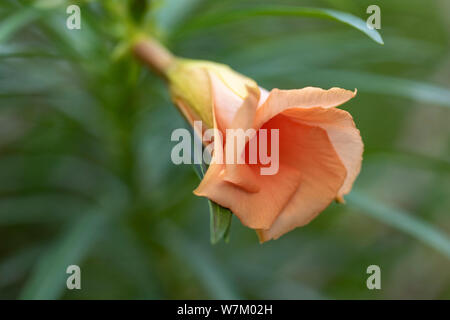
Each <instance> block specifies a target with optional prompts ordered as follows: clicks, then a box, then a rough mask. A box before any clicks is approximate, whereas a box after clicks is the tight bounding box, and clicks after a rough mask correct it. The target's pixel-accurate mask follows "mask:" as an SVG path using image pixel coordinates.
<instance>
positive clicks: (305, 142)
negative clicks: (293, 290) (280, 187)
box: [258, 115, 346, 242]
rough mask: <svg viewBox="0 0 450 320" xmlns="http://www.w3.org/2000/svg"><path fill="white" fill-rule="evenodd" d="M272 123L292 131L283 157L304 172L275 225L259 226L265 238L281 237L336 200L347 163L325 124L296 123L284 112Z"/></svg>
mask: <svg viewBox="0 0 450 320" xmlns="http://www.w3.org/2000/svg"><path fill="white" fill-rule="evenodd" d="M269 125H270V126H271V127H281V128H283V130H285V131H286V132H289V139H287V140H286V141H284V142H283V144H284V146H283V147H282V148H281V149H283V150H287V153H286V154H284V155H283V157H287V158H288V160H289V164H290V165H292V166H294V165H295V166H296V167H297V168H298V170H300V171H299V172H300V176H299V187H298V189H297V190H296V192H295V193H294V195H292V197H291V198H290V201H289V203H288V204H287V205H286V207H285V208H283V210H282V211H281V213H280V214H279V215H278V217H277V219H276V220H275V221H274V223H273V225H271V227H270V228H269V229H266V230H258V236H259V238H260V241H261V242H264V241H267V240H270V239H277V238H278V237H280V236H281V235H283V234H284V233H286V232H288V231H290V230H292V229H294V228H296V227H300V226H303V225H305V224H307V223H309V222H310V221H311V220H312V219H313V218H314V217H316V216H317V215H318V214H319V213H320V212H321V211H323V210H324V209H325V208H326V207H327V206H328V205H329V204H330V202H331V201H333V199H334V198H335V197H336V194H337V192H338V190H339V189H340V188H341V186H342V184H343V181H344V179H345V176H346V170H345V167H344V165H343V164H342V162H341V160H340V159H339V157H338V155H337V154H336V152H335V150H334V147H333V145H332V143H331V141H330V139H329V137H328V135H327V133H326V131H325V130H323V129H322V128H319V127H315V126H309V125H306V124H303V123H298V122H297V123H296V122H294V121H292V120H291V119H289V118H287V117H286V116H284V115H278V116H276V117H274V118H273V119H272V120H271V121H269ZM281 149H280V150H281ZM281 156H282V154H280V161H281Z"/></svg>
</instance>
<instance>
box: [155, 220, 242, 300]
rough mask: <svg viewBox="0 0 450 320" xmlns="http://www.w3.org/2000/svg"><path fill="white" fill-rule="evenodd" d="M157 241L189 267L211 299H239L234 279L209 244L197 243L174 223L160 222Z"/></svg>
mask: <svg viewBox="0 0 450 320" xmlns="http://www.w3.org/2000/svg"><path fill="white" fill-rule="evenodd" d="M158 230H159V232H160V233H158V237H157V239H158V241H161V242H162V245H164V246H165V247H166V248H167V250H168V251H169V252H171V253H173V254H174V255H176V256H177V257H178V258H179V259H180V260H182V262H183V263H184V264H186V266H187V267H190V269H191V270H192V272H194V273H195V274H196V275H197V277H198V278H199V280H200V281H201V283H202V284H203V286H204V288H205V289H206V290H207V291H208V292H209V293H210V295H211V297H213V299H225V300H229V299H241V296H240V294H239V292H238V289H237V288H235V281H234V280H233V278H231V277H228V274H227V270H226V269H225V268H224V266H223V264H221V263H219V261H217V259H216V258H215V256H214V252H212V251H211V250H212V249H211V247H210V246H203V245H199V244H197V243H196V242H195V241H194V240H193V239H190V238H189V237H187V236H185V235H184V234H183V231H182V230H181V229H178V228H177V227H175V226H174V225H171V224H164V223H161V224H160V225H159V228H158Z"/></svg>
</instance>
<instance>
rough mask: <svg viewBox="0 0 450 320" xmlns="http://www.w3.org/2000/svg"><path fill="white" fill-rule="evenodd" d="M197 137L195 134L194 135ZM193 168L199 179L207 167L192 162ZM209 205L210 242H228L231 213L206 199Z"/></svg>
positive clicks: (203, 164)
mask: <svg viewBox="0 0 450 320" xmlns="http://www.w3.org/2000/svg"><path fill="white" fill-rule="evenodd" d="M195 137H196V138H197V136H195ZM193 168H194V171H195V173H196V174H197V176H198V178H199V179H200V180H201V179H203V177H204V176H205V173H206V170H207V167H206V164H205V163H202V164H194V163H193ZM208 205H209V217H210V234H211V243H212V244H216V243H217V242H219V241H220V239H224V240H225V242H228V241H229V240H230V239H229V236H230V228H231V218H232V216H233V213H232V212H231V211H230V210H229V209H227V208H224V207H222V206H220V205H218V204H217V203H215V202H213V201H211V200H208Z"/></svg>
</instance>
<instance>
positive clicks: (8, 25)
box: [0, 9, 38, 43]
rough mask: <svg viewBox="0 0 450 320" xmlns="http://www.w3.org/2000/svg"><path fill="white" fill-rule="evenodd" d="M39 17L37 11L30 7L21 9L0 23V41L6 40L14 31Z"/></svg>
mask: <svg viewBox="0 0 450 320" xmlns="http://www.w3.org/2000/svg"><path fill="white" fill-rule="evenodd" d="M37 17H38V14H37V11H36V10H33V9H30V10H22V11H19V12H18V13H15V14H13V15H11V16H9V17H8V18H6V19H5V20H3V21H2V22H1V23H0V43H2V42H6V41H7V40H8V39H9V37H10V36H11V35H12V34H14V32H16V31H18V30H19V29H20V28H22V27H23V26H25V25H27V24H28V23H30V22H32V21H33V20H34V19H36V18H37Z"/></svg>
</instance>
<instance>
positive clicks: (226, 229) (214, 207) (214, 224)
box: [208, 200, 233, 244]
mask: <svg viewBox="0 0 450 320" xmlns="http://www.w3.org/2000/svg"><path fill="white" fill-rule="evenodd" d="M208 202H209V215H210V219H211V221H210V232H211V243H212V244H216V243H217V242H219V241H220V239H222V238H223V239H224V240H225V242H228V241H229V234H230V227H231V218H232V216H233V214H232V213H231V211H230V210H229V209H227V208H224V207H222V206H220V205H218V204H217V203H215V202H212V201H210V200H208Z"/></svg>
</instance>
